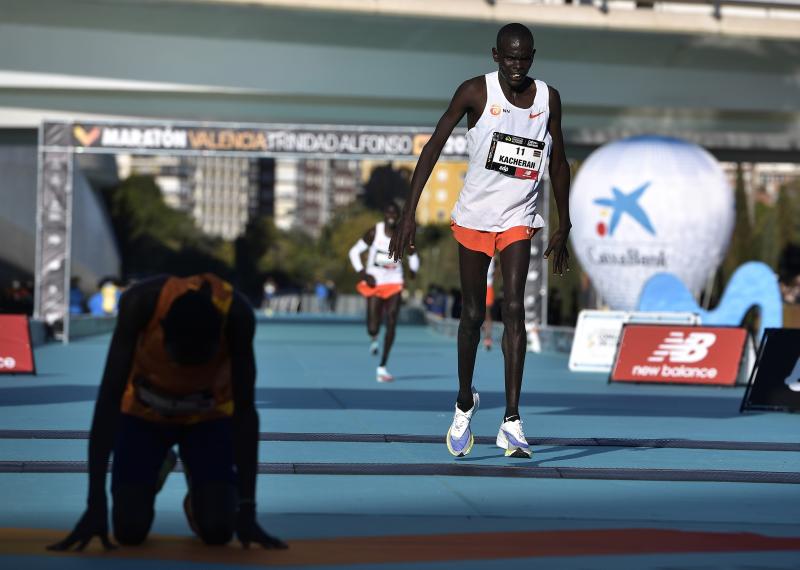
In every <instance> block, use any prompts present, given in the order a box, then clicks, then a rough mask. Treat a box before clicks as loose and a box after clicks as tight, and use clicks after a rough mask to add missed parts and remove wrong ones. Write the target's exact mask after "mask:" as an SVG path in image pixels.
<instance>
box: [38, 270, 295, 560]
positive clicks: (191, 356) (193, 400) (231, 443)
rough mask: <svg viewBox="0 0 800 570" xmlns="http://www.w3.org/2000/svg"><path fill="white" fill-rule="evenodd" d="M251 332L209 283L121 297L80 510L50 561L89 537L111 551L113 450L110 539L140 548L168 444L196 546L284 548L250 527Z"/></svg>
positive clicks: (226, 293)
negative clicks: (184, 489) (177, 458)
mask: <svg viewBox="0 0 800 570" xmlns="http://www.w3.org/2000/svg"><path fill="white" fill-rule="evenodd" d="M254 332H255V319H254V318H253V312H252V310H251V309H250V307H249V305H248V304H247V301H245V300H244V297H242V296H241V295H240V294H238V293H236V292H234V290H233V287H232V286H231V285H230V284H229V283H227V282H225V281H223V280H222V279H220V278H218V277H216V276H215V275H211V274H204V275H196V276H193V277H188V278H176V277H156V278H153V279H149V280H146V281H142V282H140V283H139V284H137V285H135V286H134V287H132V288H131V289H130V290H128V291H127V292H126V293H125V294H124V295H123V296H122V299H121V301H120V307H119V317H118V320H117V326H116V328H115V329H114V335H113V337H112V339H111V346H110V347H109V350H108V358H107V360H106V366H105V371H104V373H103V379H102V382H101V384H100V391H99V394H98V396H97V403H96V405H95V410H94V419H93V421H92V429H91V433H90V436H89V497H88V501H87V502H88V507H87V509H86V512H85V513H84V514H83V516H82V517H81V519H80V521H79V522H78V524H77V526H76V527H75V529H74V530H73V531H72V533H71V534H70V535H69V536H68V537H67V538H65V539H64V540H62V541H61V542H59V543H57V544H54V545H52V546H50V547H49V548H50V549H51V550H69V549H71V548H72V547H73V546H74V545H77V548H78V550H82V549H83V548H84V547H85V546H86V545H87V544H88V543H89V541H90V540H91V539H92V538H93V537H95V536H98V537H99V538H100V539H101V541H102V542H103V545H104V546H105V547H106V548H113V545H112V544H111V542H110V541H109V539H108V508H107V506H106V505H107V499H106V470H107V467H108V459H109V455H110V454H111V452H112V449H113V454H114V461H113V467H112V476H111V495H112V499H113V508H112V520H113V524H114V536H115V537H116V539H117V541H119V542H120V543H121V544H126V545H137V544H140V543H142V542H143V541H144V540H145V538H146V537H147V534H148V532H149V531H150V525H151V523H152V521H153V514H154V513H153V503H154V501H155V496H156V493H157V492H158V488H159V486H160V484H161V483H163V477H165V476H166V474H165V473H163V472H162V469H163V467H164V465H165V459H167V458H168V457H169V456H170V454H171V449H172V446H173V445H175V444H177V445H178V446H179V450H180V454H181V459H182V461H183V465H184V467H185V470H186V474H187V480H188V481H189V494H188V496H187V499H186V500H185V501H184V508H185V509H186V510H187V516H188V517H189V523H190V526H191V527H192V529H193V530H194V531H195V532H196V533H197V534H198V535H199V537H200V538H201V539H202V540H203V541H204V542H206V543H207V544H225V543H227V542H228V541H229V540H230V539H231V537H232V536H233V534H234V532H235V533H236V536H237V537H238V539H239V541H240V542H241V543H242V545H243V546H244V547H245V548H247V547H248V546H249V544H250V543H251V542H255V543H258V544H261V545H262V546H264V547H265V548H286V545H285V544H284V543H283V542H281V541H280V540H279V539H277V538H275V537H273V536H270V535H269V534H267V533H266V532H264V531H263V530H262V529H261V528H260V527H259V525H258V523H257V522H256V502H255V498H256V495H255V492H256V468H257V465H258V414H257V412H256V408H255V404H254V389H255V379H256V367H255V358H254V354H253V335H254ZM173 457H174V456H173ZM173 461H174V459H173ZM170 467H171V465H169V464H167V468H168V469H169V468H170ZM160 472H161V473H160ZM159 479H160V480H159Z"/></svg>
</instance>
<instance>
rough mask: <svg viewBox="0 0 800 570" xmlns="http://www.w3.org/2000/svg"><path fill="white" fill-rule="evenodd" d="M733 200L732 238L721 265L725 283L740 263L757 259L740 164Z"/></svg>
mask: <svg viewBox="0 0 800 570" xmlns="http://www.w3.org/2000/svg"><path fill="white" fill-rule="evenodd" d="M734 199H735V208H736V214H735V216H734V227H733V236H731V243H730V246H729V248H728V253H727V255H726V257H725V260H724V261H723V263H722V277H723V281H724V282H727V280H728V279H729V278H730V276H731V275H733V272H734V271H736V268H737V267H739V266H740V265H741V264H742V263H744V262H746V261H750V260H752V259H755V258H756V257H757V253H756V252H757V246H756V245H754V243H753V227H752V224H751V223H750V211H749V208H748V200H747V192H746V190H745V183H744V173H743V171H742V165H741V164H739V165H738V168H737V169H736V186H735V187H734Z"/></svg>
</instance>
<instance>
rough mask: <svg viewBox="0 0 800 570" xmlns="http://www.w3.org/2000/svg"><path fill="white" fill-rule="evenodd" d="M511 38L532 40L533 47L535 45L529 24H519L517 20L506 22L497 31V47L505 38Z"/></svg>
mask: <svg viewBox="0 0 800 570" xmlns="http://www.w3.org/2000/svg"><path fill="white" fill-rule="evenodd" d="M511 39H520V40H530V42H531V47H533V33H531V31H530V29H528V26H525V25H523V24H519V23H517V22H514V23H511V24H506V25H505V26H503V27H502V28H500V30H499V31H498V32H497V40H496V41H497V43H496V44H495V47H500V44H501V43H502V42H503V41H504V40H511Z"/></svg>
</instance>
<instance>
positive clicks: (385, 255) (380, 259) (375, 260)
mask: <svg viewBox="0 0 800 570" xmlns="http://www.w3.org/2000/svg"><path fill="white" fill-rule="evenodd" d="M362 251H363V250H362ZM366 271H367V273H369V274H370V275H372V276H373V277H374V278H375V284H376V285H388V284H390V283H403V264H402V263H400V262H397V263H395V262H394V261H392V259H391V258H390V257H389V238H388V237H387V235H386V231H385V223H384V222H378V223H377V224H375V239H373V240H372V244H371V245H370V246H369V253H368V254H367V267H366Z"/></svg>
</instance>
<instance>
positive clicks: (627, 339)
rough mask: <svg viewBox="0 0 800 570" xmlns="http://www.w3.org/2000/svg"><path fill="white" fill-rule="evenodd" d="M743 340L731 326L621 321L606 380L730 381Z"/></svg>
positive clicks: (741, 332)
mask: <svg viewBox="0 0 800 570" xmlns="http://www.w3.org/2000/svg"><path fill="white" fill-rule="evenodd" d="M746 339H747V331H746V330H745V329H740V328H732V327H698V326H672V325H638V324H629V325H625V327H624V328H623V329H622V335H621V337H620V342H619V348H618V349H617V358H616V361H615V362H614V367H613V368H612V370H611V376H610V378H609V380H610V381H612V382H655V383H661V384H664V383H667V384H672V383H674V384H710V385H714V386H734V385H735V384H736V379H737V377H738V376H739V370H740V368H741V366H742V356H743V353H744V347H745V341H746Z"/></svg>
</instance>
